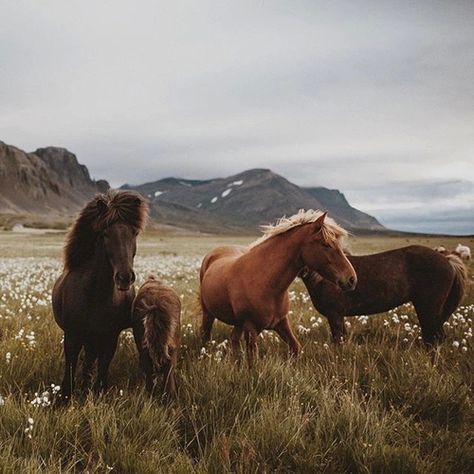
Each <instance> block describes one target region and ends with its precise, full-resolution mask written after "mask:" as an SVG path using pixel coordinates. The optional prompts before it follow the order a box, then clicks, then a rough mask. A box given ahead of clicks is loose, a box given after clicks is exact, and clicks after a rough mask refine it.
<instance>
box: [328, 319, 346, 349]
mask: <svg viewBox="0 0 474 474" xmlns="http://www.w3.org/2000/svg"><path fill="white" fill-rule="evenodd" d="M327 320H328V322H329V327H330V328H331V334H332V340H333V342H334V343H336V344H340V343H341V342H343V341H344V339H345V336H346V328H345V326H344V316H339V315H335V316H327Z"/></svg>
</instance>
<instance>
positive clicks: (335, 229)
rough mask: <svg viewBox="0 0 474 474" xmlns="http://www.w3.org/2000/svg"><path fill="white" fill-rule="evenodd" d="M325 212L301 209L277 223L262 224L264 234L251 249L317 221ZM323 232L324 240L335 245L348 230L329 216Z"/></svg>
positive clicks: (253, 243) (250, 246)
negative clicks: (276, 236)
mask: <svg viewBox="0 0 474 474" xmlns="http://www.w3.org/2000/svg"><path fill="white" fill-rule="evenodd" d="M322 214H324V213H323V212H322V211H320V210H319V209H316V210H315V209H308V210H307V211H305V210H304V209H300V210H299V211H298V212H297V213H296V214H294V215H292V216H290V217H286V216H283V217H281V218H280V219H278V220H277V221H276V223H275V224H269V225H263V226H261V229H262V232H263V235H262V236H261V237H260V238H259V239H257V240H256V241H255V242H252V243H251V244H250V245H249V249H252V248H254V247H256V246H257V245H260V244H261V243H262V242H265V241H266V240H268V239H270V238H272V237H275V235H280V234H283V233H285V232H287V231H289V230H290V229H293V228H295V227H299V226H301V225H305V224H310V223H311V222H316V221H317V220H318V218H319V217H321V215H322ZM321 234H322V237H323V239H324V241H325V242H326V243H327V244H329V245H335V244H336V243H337V242H338V241H339V240H340V239H342V238H343V237H347V235H348V232H347V231H346V230H345V229H343V228H342V227H341V226H340V225H338V224H337V223H336V222H335V221H334V220H333V219H331V218H330V217H327V216H326V218H325V219H324V224H323V226H322V228H321Z"/></svg>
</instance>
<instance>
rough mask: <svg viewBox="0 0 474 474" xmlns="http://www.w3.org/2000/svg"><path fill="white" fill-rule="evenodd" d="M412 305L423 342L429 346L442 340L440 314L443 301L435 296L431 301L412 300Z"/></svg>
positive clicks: (442, 332)
mask: <svg viewBox="0 0 474 474" xmlns="http://www.w3.org/2000/svg"><path fill="white" fill-rule="evenodd" d="M443 296H444V295H443ZM443 301H444V298H443ZM413 305H414V307H415V310H416V314H417V315H418V321H419V322H420V326H421V336H422V338H423V342H424V343H425V344H426V345H429V346H431V345H434V344H437V343H439V342H442V341H443V339H444V331H443V322H442V314H441V313H442V307H443V302H440V301H439V298H435V299H433V300H431V301H427V300H421V301H420V300H418V301H414V302H413Z"/></svg>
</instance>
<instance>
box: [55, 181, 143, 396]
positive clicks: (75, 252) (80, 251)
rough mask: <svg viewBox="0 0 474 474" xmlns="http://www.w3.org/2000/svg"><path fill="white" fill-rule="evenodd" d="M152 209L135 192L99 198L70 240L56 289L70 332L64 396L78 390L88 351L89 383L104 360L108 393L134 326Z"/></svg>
mask: <svg viewBox="0 0 474 474" xmlns="http://www.w3.org/2000/svg"><path fill="white" fill-rule="evenodd" d="M147 213H148V207H147V205H146V204H145V201H144V200H143V198H142V197H141V196H140V195H139V194H137V193H134V192H131V191H116V190H110V191H108V192H107V193H106V194H99V195H98V196H96V197H95V198H94V199H93V200H92V201H90V202H89V203H88V204H87V205H86V206H85V207H84V208H83V209H82V211H81V213H80V215H79V217H78V218H77V220H76V222H75V223H74V225H73V227H72V229H71V231H70V232H69V235H68V237H67V241H66V246H65V264H64V271H63V273H62V275H61V276H60V277H59V278H58V280H57V281H56V283H55V285H54V289H53V312H54V317H55V319H56V322H57V323H58V325H59V326H60V327H61V329H62V330H63V331H64V356H65V369H64V379H63V382H62V386H61V392H62V397H63V399H65V400H68V399H69V398H70V396H71V393H72V391H73V389H74V374H75V370H76V365H77V359H78V356H79V352H80V351H81V349H82V347H84V349H85V361H84V382H85V384H89V383H90V379H91V373H92V369H93V365H94V363H95V361H96V359H98V375H97V381H96V383H95V390H96V391H101V390H105V389H106V388H107V373H108V368H109V364H110V362H111V360H112V358H113V356H114V354H115V350H116V347H117V339H118V336H119V333H120V331H122V329H125V328H127V327H130V326H131V306H132V301H133V297H134V295H135V292H134V288H133V282H134V281H135V274H134V272H133V259H134V257H135V253H136V238H137V235H138V233H139V232H140V231H141V230H142V229H143V227H144V226H145V222H146V217H147Z"/></svg>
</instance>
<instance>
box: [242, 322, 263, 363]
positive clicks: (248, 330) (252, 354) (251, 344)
mask: <svg viewBox="0 0 474 474" xmlns="http://www.w3.org/2000/svg"><path fill="white" fill-rule="evenodd" d="M243 330H244V334H245V342H246V345H247V361H248V364H249V369H250V368H252V366H253V363H254V360H255V359H256V358H257V357H258V344H257V341H258V335H259V333H260V331H258V330H257V328H256V327H255V325H254V324H253V323H252V322H251V321H245V323H244V325H243Z"/></svg>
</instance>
